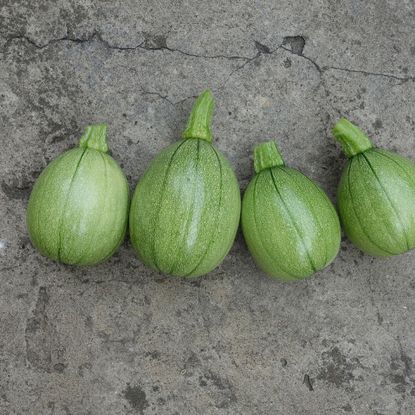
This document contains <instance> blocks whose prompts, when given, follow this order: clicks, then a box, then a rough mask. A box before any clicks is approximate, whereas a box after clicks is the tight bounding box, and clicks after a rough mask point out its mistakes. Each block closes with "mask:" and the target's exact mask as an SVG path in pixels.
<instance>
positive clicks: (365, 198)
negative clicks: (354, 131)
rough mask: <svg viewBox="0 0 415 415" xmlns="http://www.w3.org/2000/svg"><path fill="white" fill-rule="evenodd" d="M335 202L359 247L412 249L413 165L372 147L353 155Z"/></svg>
mask: <svg viewBox="0 0 415 415" xmlns="http://www.w3.org/2000/svg"><path fill="white" fill-rule="evenodd" d="M338 207H339V213H340V219H341V222H342V225H343V228H344V231H345V233H346V235H347V236H348V238H349V239H350V240H351V241H352V242H353V243H354V244H355V245H356V246H357V247H358V248H359V249H361V250H362V251H363V252H365V253H367V254H369V255H372V256H392V255H399V254H402V253H404V252H406V251H409V250H411V249H413V248H415V165H414V164H413V163H412V162H411V161H410V160H408V159H407V158H405V157H402V156H400V155H398V154H396V153H393V152H390V151H386V150H381V149H377V148H372V149H369V150H367V151H364V152H362V153H359V154H357V155H355V156H353V157H352V158H350V159H349V160H348V162H347V164H346V167H345V169H344V171H343V174H342V177H341V179H340V183H339V188H338Z"/></svg>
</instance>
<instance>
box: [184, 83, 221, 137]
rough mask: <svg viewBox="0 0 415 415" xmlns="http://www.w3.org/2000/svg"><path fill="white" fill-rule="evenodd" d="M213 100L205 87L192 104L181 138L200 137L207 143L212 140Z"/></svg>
mask: <svg viewBox="0 0 415 415" xmlns="http://www.w3.org/2000/svg"><path fill="white" fill-rule="evenodd" d="M214 106H215V101H214V99H213V95H212V92H211V91H210V90H209V89H207V90H206V91H204V92H202V93H201V94H200V95H199V97H198V98H197V100H196V102H195V103H194V105H193V108H192V112H191V114H190V117H189V120H188V121H187V126H186V129H185V130H184V132H183V134H182V137H183V138H200V139H201V140H206V141H208V142H209V143H210V142H211V141H212V133H211V131H210V123H211V121H212V115H213V108H214Z"/></svg>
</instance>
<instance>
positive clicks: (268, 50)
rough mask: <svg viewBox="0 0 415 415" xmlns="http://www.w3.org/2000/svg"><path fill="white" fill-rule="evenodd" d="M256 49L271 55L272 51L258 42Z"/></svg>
mask: <svg viewBox="0 0 415 415" xmlns="http://www.w3.org/2000/svg"><path fill="white" fill-rule="evenodd" d="M255 47H256V49H257V51H258V52H259V53H264V54H266V55H267V54H270V53H271V49H270V48H269V47H268V46H266V45H263V44H262V43H259V42H257V41H255Z"/></svg>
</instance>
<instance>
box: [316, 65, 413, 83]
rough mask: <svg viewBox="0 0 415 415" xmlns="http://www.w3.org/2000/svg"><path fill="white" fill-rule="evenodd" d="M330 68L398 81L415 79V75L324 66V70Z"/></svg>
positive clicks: (403, 81)
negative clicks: (402, 75)
mask: <svg viewBox="0 0 415 415" xmlns="http://www.w3.org/2000/svg"><path fill="white" fill-rule="evenodd" d="M329 70H334V71H343V72H349V73H358V74H363V75H369V76H379V77H383V78H390V79H395V80H398V81H402V82H401V84H402V83H405V82H408V81H415V76H406V77H401V76H397V75H393V74H386V73H381V72H369V71H364V70H361V69H350V68H339V67H337V66H326V67H324V68H323V71H329Z"/></svg>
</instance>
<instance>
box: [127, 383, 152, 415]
mask: <svg viewBox="0 0 415 415" xmlns="http://www.w3.org/2000/svg"><path fill="white" fill-rule="evenodd" d="M123 394H124V398H125V399H126V400H127V401H128V403H129V404H130V405H131V407H132V408H133V409H136V410H137V411H138V413H139V414H141V415H144V411H145V410H146V409H147V408H148V407H149V403H148V401H147V397H146V393H145V392H144V391H143V390H142V389H141V388H140V387H139V386H130V385H129V384H128V383H127V388H126V389H125V390H124V392H123Z"/></svg>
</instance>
